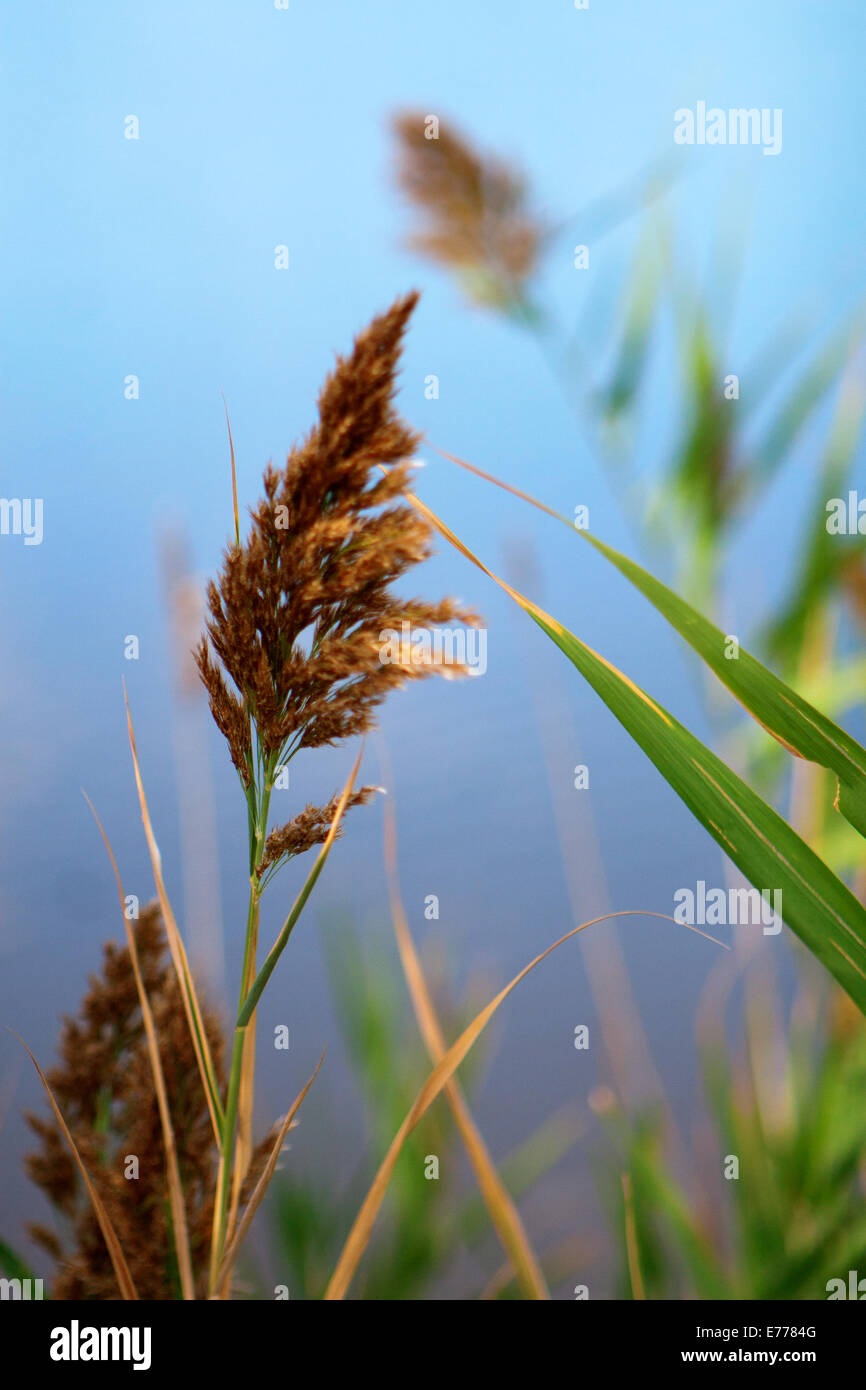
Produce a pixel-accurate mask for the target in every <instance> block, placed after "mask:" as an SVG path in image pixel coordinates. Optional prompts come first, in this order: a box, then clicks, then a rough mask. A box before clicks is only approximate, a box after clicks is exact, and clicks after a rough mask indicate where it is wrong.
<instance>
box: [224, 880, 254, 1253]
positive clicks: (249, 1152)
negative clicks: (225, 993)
mask: <svg viewBox="0 0 866 1390" xmlns="http://www.w3.org/2000/svg"><path fill="white" fill-rule="evenodd" d="M258 942H259V903H258V902H257V903H256V908H255V924H254V926H253V931H252V939H251V944H250V957H249V963H248V968H247V973H246V975H245V976H244V979H243V995H242V997H246V995H247V994H248V993H249V991H250V989H251V988H252V985H253V981H254V980H255V978H256V952H257V950H258ZM255 1086H256V1015H255V1014H253V1016H252V1018H251V1019H250V1021H249V1023H248V1025H247V1030H246V1033H245V1035H244V1050H243V1057H242V1060H241V1086H240V1093H239V1095H238V1133H237V1141H236V1143H235V1158H234V1168H233V1171H232V1195H231V1202H230V1204H229V1218H228V1225H227V1226H226V1233H227V1235H228V1236H229V1237H230V1236H231V1233H232V1229H233V1227H234V1224H235V1220H236V1218H237V1212H238V1206H239V1204H240V1199H241V1188H242V1186H243V1183H244V1179H245V1178H246V1175H247V1169H248V1168H249V1166H250V1160H251V1159H252V1156H253V1108H254V1105H255Z"/></svg>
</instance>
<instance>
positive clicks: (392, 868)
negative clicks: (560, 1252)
mask: <svg viewBox="0 0 866 1390" xmlns="http://www.w3.org/2000/svg"><path fill="white" fill-rule="evenodd" d="M392 780H393V779H390V778H389V781H392ZM385 867H386V871H387V875H388V893H389V896H390V899H391V916H392V919H393V922H394V935H395V936H396V938H397V948H398V950H399V952H400V960H401V961H402V964H403V971H404V974H405V976H406V983H407V985H408V986H409V994H410V995H411V998H412V1007H413V1008H414V1010H415V1017H416V1019H417V1020H418V1027H419V1029H420V1032H421V1036H422V1038H423V1039H424V1045H425V1047H426V1048H427V1051H428V1053H429V1054H430V1060H431V1062H433V1063H434V1064H435V1063H436V1062H440V1061H441V1060H442V1058H443V1056H444V1055H445V1051H446V1044H445V1039H444V1037H443V1034H442V1029H441V1027H440V1026H439V1019H438V1018H437V1016H436V1009H435V1007H434V1004H433V1000H432V998H431V996H430V991H429V989H428V988H427V981H426V980H425V978H424V972H423V970H422V968H421V961H420V960H419V958H418V952H417V951H416V949H415V943H414V941H413V940H412V933H411V931H410V929H409V923H408V921H407V919H406V913H405V911H404V908H403V902H402V899H401V897H400V888H399V883H398V873H397V826H396V816H395V813H394V804H393V798H392V799H390V800H386V802H385ZM445 1098H446V1100H447V1101H448V1104H449V1105H450V1107H451V1111H452V1113H453V1115H454V1121H455V1124H456V1125H457V1128H458V1130H459V1132H460V1137H461V1139H462V1140H463V1143H464V1145H465V1147H466V1153H467V1154H468V1156H469V1162H470V1163H471V1165H472V1170H473V1172H474V1173H475V1177H476V1180H477V1182H478V1187H479V1189H480V1192H481V1195H482V1197H483V1199H484V1203H485V1206H486V1207H487V1210H488V1212H489V1213H490V1219H491V1221H492V1222H493V1226H494V1229H495V1231H496V1233H497V1235H498V1236H499V1239H500V1241H501V1242H502V1246H503V1248H504V1250H505V1253H506V1255H507V1256H508V1257H509V1260H510V1261H511V1264H512V1265H513V1267H514V1273H515V1275H516V1276H517V1281H518V1284H519V1285H520V1288H521V1289H522V1291H523V1295H524V1297H525V1298H529V1299H549V1298H550V1290H549V1289H548V1287H547V1283H546V1281H545V1278H544V1274H543V1273H542V1270H541V1266H540V1264H539V1263H538V1260H537V1259H536V1256H535V1253H534V1252H533V1249H532V1246H531V1245H530V1243H529V1237H528V1236H527V1234H526V1231H525V1229H524V1226H523V1222H522V1221H521V1219H520V1213H519V1212H518V1210H517V1207H516V1206H515V1204H514V1202H513V1201H512V1198H511V1194H510V1193H509V1192H508V1189H507V1188H506V1186H505V1184H504V1183H503V1181H502V1179H501V1178H500V1176H499V1174H498V1172H497V1171H496V1166H495V1164H494V1162H493V1159H492V1158H491V1156H490V1154H489V1152H488V1150H487V1145H486V1144H485V1143H484V1140H483V1138H482V1136H481V1133H480V1132H479V1130H478V1127H477V1126H476V1124H475V1121H474V1120H473V1118H472V1114H471V1112H470V1110H469V1106H468V1104H467V1102H466V1098H465V1096H464V1094H463V1090H462V1088H461V1086H460V1085H459V1083H458V1082H457V1081H454V1080H451V1081H448V1082H446V1084H445Z"/></svg>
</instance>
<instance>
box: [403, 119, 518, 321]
mask: <svg viewBox="0 0 866 1390" xmlns="http://www.w3.org/2000/svg"><path fill="white" fill-rule="evenodd" d="M433 121H436V125H435V126H434V125H431V122H433ZM394 129H395V132H396V135H397V138H398V141H399V153H400V162H399V168H398V176H399V181H400V185H401V187H402V189H403V191H404V193H405V195H406V197H407V198H408V199H409V201H410V202H412V203H414V205H415V206H416V207H417V208H418V209H419V210H420V211H421V212H422V213H423V214H424V218H425V221H426V225H425V227H424V229H423V230H422V231H420V232H418V233H417V234H416V235H415V236H413V237H412V238H411V240H410V243H409V244H410V246H411V247H412V248H413V249H414V250H416V251H420V252H421V253H422V254H423V255H426V256H429V257H431V259H432V260H434V261H438V262H440V263H441V264H443V265H446V266H449V267H451V268H452V269H454V270H456V271H457V272H458V275H459V276H460V279H461V281H462V282H463V285H464V287H465V289H466V290H467V292H468V293H469V294H470V296H471V297H472V298H474V299H476V300H478V301H479V302H481V303H486V304H493V305H495V306H496V307H499V308H505V307H507V306H508V305H509V303H512V302H513V301H515V300H517V299H520V298H521V292H522V288H523V286H524V284H525V282H526V281H527V280H528V278H529V276H530V275H531V273H532V271H533V269H534V267H535V263H536V260H537V256H538V251H539V248H540V244H541V241H542V237H543V234H544V233H543V229H542V227H541V226H540V224H539V222H538V221H537V219H536V218H535V217H534V216H533V215H532V213H531V212H530V210H529V209H528V208H527V206H526V192H525V187H524V183H523V180H522V179H521V178H520V177H519V176H518V175H517V174H516V173H515V172H514V171H513V170H512V169H510V168H508V167H507V166H506V165H505V164H503V163H501V162H499V161H498V160H495V159H492V158H490V157H488V156H482V155H480V154H477V153H476V152H475V150H473V148H472V147H471V145H470V144H469V143H468V142H467V141H466V140H464V139H463V138H462V137H461V136H460V135H458V134H456V133H455V132H454V131H453V130H449V129H446V128H445V127H444V126H443V127H441V128H440V126H439V124H438V119H437V118H436V117H430V116H423V115H421V114H420V112H405V113H403V114H402V115H400V116H398V117H397V118H396V119H395V121H394Z"/></svg>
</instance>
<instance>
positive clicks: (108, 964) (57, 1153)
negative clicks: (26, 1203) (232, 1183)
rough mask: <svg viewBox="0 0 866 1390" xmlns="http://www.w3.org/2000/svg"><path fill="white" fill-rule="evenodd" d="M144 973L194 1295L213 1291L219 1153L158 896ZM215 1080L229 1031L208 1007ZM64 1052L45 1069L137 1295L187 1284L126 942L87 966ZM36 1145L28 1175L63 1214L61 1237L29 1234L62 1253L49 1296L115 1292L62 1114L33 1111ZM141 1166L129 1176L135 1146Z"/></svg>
mask: <svg viewBox="0 0 866 1390" xmlns="http://www.w3.org/2000/svg"><path fill="white" fill-rule="evenodd" d="M134 931H135V940H136V949H137V953H138V957H139V963H140V966H141V973H142V979H143V981H144V986H145V989H146V991H147V994H148V998H149V1000H150V1004H151V1008H152V1011H153V1019H154V1024H155V1027H156V1033H157V1038H158V1045H159V1052H160V1058H161V1062H162V1068H163V1073H164V1076H165V1085H166V1092H167V1095H168V1102H169V1109H170V1112H171V1119H172V1126H173V1129H174V1134H175V1139H176V1142H177V1157H178V1165H179V1168H180V1175H181V1182H182V1185H183V1189H184V1199H185V1203H186V1209H187V1218H188V1223H189V1237H190V1253H191V1257H192V1264H193V1270H194V1272H195V1275H196V1287H197V1296H198V1297H204V1296H205V1294H206V1267H207V1254H208V1247H209V1240H210V1230H211V1222H212V1215H213V1183H214V1172H215V1156H214V1151H213V1138H212V1133H211V1124H210V1117H209V1114H208V1110H207V1104H206V1102H205V1098H204V1093H203V1091H202V1089H201V1087H200V1086H199V1085H198V1084H196V1081H195V1080H193V1081H192V1082H191V1080H190V1078H195V1076H196V1061H195V1056H194V1053H193V1046H192V1041H191V1038H190V1034H189V1028H188V1026H187V1022H186V1017H185V1014H184V1009H183V1003H182V1000H181V997H180V991H179V988H178V984H177V979H176V976H175V974H174V971H173V969H172V968H171V966H170V964H169V963H168V962H167V960H166V955H165V932H164V929H163V926H162V921H161V918H160V914H159V909H158V907H157V906H156V904H155V903H153V904H150V905H149V906H147V907H145V908H144V909H143V910H142V913H141V917H140V918H139V920H138V922H136V923H135V924H134ZM204 1026H205V1029H206V1031H207V1034H208V1039H209V1042H210V1046H211V1051H212V1054H213V1057H214V1063H215V1065H216V1067H217V1072H218V1076H219V1079H220V1081H221V1082H222V1080H223V1077H224V1072H223V1068H222V1038H221V1034H220V1029H219V1026H218V1024H217V1022H216V1019H215V1018H214V1017H213V1015H211V1014H210V1013H208V1012H207V1010H205V1013H204ZM59 1054H60V1063H59V1065H58V1066H56V1067H54V1068H52V1070H51V1071H50V1072H49V1073H48V1079H49V1082H50V1084H51V1087H52V1090H53V1092H54V1095H55V1097H56V1099H57V1103H58V1105H59V1107H60V1109H61V1111H62V1112H63V1115H64V1118H65V1119H66V1122H67V1124H68V1125H69V1128H70V1130H71V1132H72V1135H73V1137H74V1139H75V1142H76V1145H77V1146H78V1149H79V1152H80V1153H81V1156H82V1159H83V1160H84V1163H85V1165H86V1167H87V1169H88V1172H89V1173H90V1175H91V1177H92V1179H93V1181H94V1183H95V1185H96V1187H97V1189H98V1191H99V1194H100V1197H101V1198H102V1201H103V1203H104V1205H105V1207H106V1210H107V1211H108V1215H109V1218H110V1220H111V1223H112V1225H113V1227H114V1229H115V1231H116V1232H117V1235H118V1239H119V1241H120V1244H121V1247H122V1249H123V1252H124V1255H125V1257H126V1260H127V1263H128V1265H129V1268H130V1272H131V1274H132V1277H133V1280H134V1282H135V1285H136V1288H137V1289H138V1292H139V1296H140V1297H141V1298H143V1299H174V1298H177V1297H179V1296H180V1292H179V1279H178V1275H177V1269H176V1257H175V1253H174V1243H173V1239H172V1234H171V1230H170V1228H169V1210H170V1207H169V1197H168V1190H167V1185H166V1174H165V1150H164V1140H163V1132H162V1126H161V1122H160V1117H159V1108H158V1104H157V1098H156V1094H155V1091H154V1086H153V1073H152V1070H151V1066H150V1059H149V1056H148V1050H147V1039H146V1036H145V1030H144V1024H143V1022H142V1018H141V1009H140V1006H139V999H138V992H137V989H136V984H135V976H134V974H133V969H132V962H131V960H130V956H129V950H128V948H127V947H126V946H122V947H121V946H116V945H114V944H113V943H111V942H109V943H108V944H107V945H106V946H105V947H104V948H103V963H102V970H101V972H100V974H99V975H98V976H91V978H90V981H89V985H88V989H87V992H86V994H85V996H84V999H83V1000H82V1004H81V1008H80V1010H79V1014H78V1017H77V1018H66V1019H65V1020H64V1023H63V1028H62V1032H61V1038H60V1047H59ZM27 1122H28V1124H29V1126H30V1128H31V1129H32V1130H33V1131H34V1133H35V1134H36V1135H37V1136H38V1138H39V1141H40V1146H39V1148H38V1150H36V1151H34V1152H33V1153H31V1154H30V1155H28V1157H27V1159H26V1167H27V1171H28V1173H29V1176H30V1177H31V1178H32V1180H33V1181H34V1182H35V1183H36V1184H37V1186H39V1187H40V1188H41V1189H42V1191H43V1192H44V1193H45V1196H46V1197H47V1198H48V1200H49V1202H50V1203H51V1204H52V1206H53V1207H54V1208H55V1209H56V1210H57V1212H58V1213H59V1214H60V1215H61V1216H62V1217H64V1218H66V1223H65V1224H66V1225H67V1229H68V1232H69V1235H68V1236H67V1238H66V1239H65V1240H63V1239H61V1238H59V1237H58V1235H57V1234H56V1233H55V1232H54V1231H53V1230H51V1229H49V1228H47V1227H46V1226H44V1225H33V1226H31V1227H30V1233H31V1235H32V1237H33V1239H34V1240H35V1241H36V1242H37V1243H38V1244H39V1245H41V1246H42V1248H43V1249H44V1250H46V1251H47V1252H48V1254H50V1255H51V1257H52V1258H53V1259H55V1260H56V1261H57V1262H58V1265H59V1268H58V1272H57V1277H56V1279H55V1280H54V1282H53V1285H52V1296H53V1297H54V1298H58V1299H113V1298H116V1297H117V1282H116V1277H115V1274H114V1271H113V1268H112V1264H111V1259H110V1256H109V1254H108V1251H107V1249H106V1246H105V1241H104V1239H103V1236H102V1233H101V1231H100V1228H99V1224H98V1222H97V1219H96V1215H95V1213H94V1211H93V1207H92V1205H91V1203H90V1200H89V1198H88V1196H87V1194H86V1192H85V1190H84V1185H83V1183H82V1180H81V1177H80V1174H79V1172H78V1169H77V1167H76V1165H75V1161H74V1159H73V1157H72V1154H71V1153H70V1151H69V1148H68V1146H67V1144H66V1141H65V1139H64V1138H63V1136H62V1135H61V1132H60V1129H59V1127H58V1126H57V1123H56V1121H55V1120H54V1119H53V1118H52V1119H51V1120H45V1119H43V1118H42V1117H41V1116H38V1115H28V1116H27ZM133 1157H134V1158H135V1159H137V1162H138V1174H137V1177H136V1178H134V1179H133V1178H129V1177H127V1176H126V1171H125V1170H126V1168H127V1165H128V1163H129V1162H130V1160H131V1159H132V1158H133Z"/></svg>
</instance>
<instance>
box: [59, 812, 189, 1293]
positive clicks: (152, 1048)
mask: <svg viewBox="0 0 866 1390" xmlns="http://www.w3.org/2000/svg"><path fill="white" fill-rule="evenodd" d="M82 795H83V796H84V800H85V801H86V802H87V804H88V806H89V807H90V810H91V813H92V815H93V819H94V820H95V821H96V824H97V827H98V828H99V833H100V835H101V836H102V843H103V844H104V845H105V848H106V851H107V853H108V858H109V860H110V861H111V867H112V869H113V870H114V880H115V883H116V884H117V895H118V898H119V899H120V914H121V916H122V918H123V926H124V930H125V931H126V944H127V946H128V948H129V959H130V961H131V962H132V973H133V974H134V976H135V987H136V989H137V991H138V1002H139V1005H140V1006H141V1017H142V1022H143V1023H144V1031H145V1034H146V1036H147V1051H148V1056H149V1058H150V1069H151V1072H152V1073H153V1085H154V1089H155V1091H156V1101H157V1105H158V1107H159V1119H160V1124H161V1125H162V1139H163V1143H164V1145H165V1168H166V1178H167V1181H168V1191H169V1201H170V1204H171V1219H172V1227H173V1230H174V1245H175V1251H176V1253H177V1265H178V1272H179V1274H180V1284H181V1290H182V1292H183V1296H184V1299H187V1300H192V1299H194V1298H195V1280H194V1278H193V1272H192V1259H191V1257H190V1252H189V1230H188V1227H187V1222H186V1205H185V1203H184V1200H183V1185H182V1183H181V1180H180V1167H179V1166H178V1161H177V1146H176V1144H175V1139H174V1127H173V1125H172V1123H171V1111H170V1110H169V1105H168V1095H167V1093H166V1089H165V1076H164V1075H163V1070H162V1062H161V1061H160V1056H159V1045H158V1043H157V1037H156V1027H155V1025H154V1021H153V1012H152V1010H151V1007H150V1001H149V999H148V997H147V990H146V989H145V987H144V980H143V979H142V976H141V966H140V964H139V960H138V948H137V947H136V944H135V933H134V932H133V930H132V927H131V925H130V922H129V918H128V917H127V915H126V899H125V897H124V893H123V883H122V882H121V878H120V870H119V869H118V867H117V860H116V859H115V857H114V851H113V850H112V848H111V844H110V842H109V839H108V836H107V835H106V833H105V831H104V829H103V827H102V822H101V821H100V819H99V816H98V815H97V814H96V810H95V808H94V806H93V802H92V801H91V800H90V797H89V796H88V795H87V793H86V792H83V793H82Z"/></svg>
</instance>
